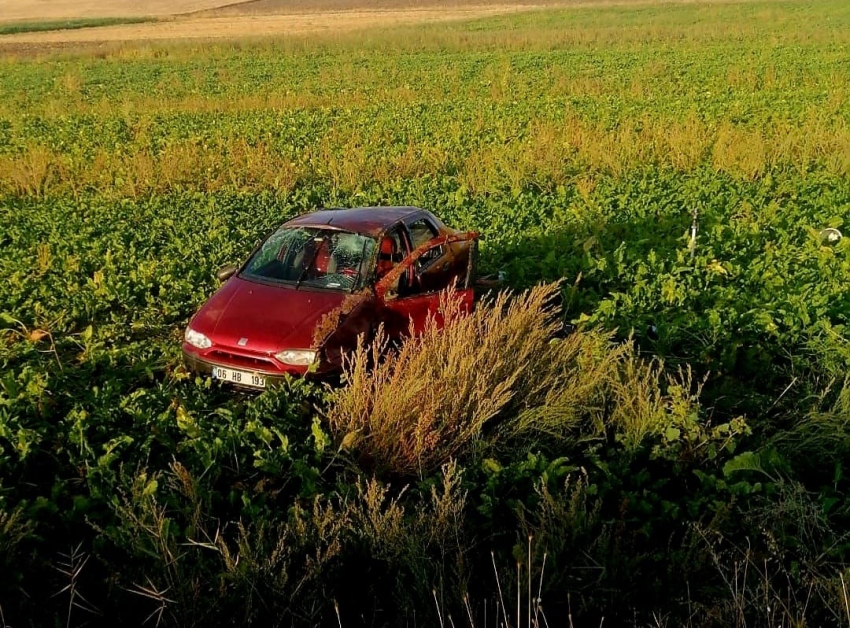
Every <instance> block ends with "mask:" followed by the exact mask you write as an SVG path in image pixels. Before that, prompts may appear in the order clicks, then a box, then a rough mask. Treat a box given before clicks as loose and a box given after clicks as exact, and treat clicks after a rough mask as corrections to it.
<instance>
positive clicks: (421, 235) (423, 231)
mask: <svg viewBox="0 0 850 628" xmlns="http://www.w3.org/2000/svg"><path fill="white" fill-rule="evenodd" d="M407 230H408V231H409V232H410V240H411V242H412V245H413V249H414V250H416V249H417V248H419V247H420V246H422V245H423V244H425V243H426V242H428V240H433V239H434V238H436V237H437V229H436V228H435V227H434V226H433V225H432V224H430V223H429V222H428V221H427V220H425V219H424V218H420V219H419V220H417V221H416V222H414V223H412V224H411V225H409V226H408V227H407Z"/></svg>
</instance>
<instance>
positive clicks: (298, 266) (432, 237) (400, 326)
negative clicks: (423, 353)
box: [183, 207, 478, 388]
mask: <svg viewBox="0 0 850 628" xmlns="http://www.w3.org/2000/svg"><path fill="white" fill-rule="evenodd" d="M477 238H478V234H477V233H476V232H460V231H457V230H455V229H452V228H451V227H448V226H446V225H445V224H443V223H442V222H441V221H440V220H439V219H438V218H437V217H436V216H434V215H433V214H432V213H430V212H428V211H425V210H422V209H418V208H415V207H361V208H354V209H332V210H320V211H317V212H313V213H310V214H305V215H303V216H299V217H297V218H294V219H292V220H290V221H288V222H286V223H284V224H283V225H281V227H280V228H279V229H277V230H276V231H275V232H274V233H272V234H271V235H269V236H268V237H267V238H266V239H265V240H263V241H262V242H261V243H260V244H259V245H258V246H257V248H256V249H255V250H254V251H253V252H252V254H251V255H250V256H249V258H248V260H247V261H246V262H245V263H244V264H242V266H240V267H238V268H237V267H228V268H225V269H222V271H220V272H219V278H220V279H222V280H224V281H225V283H224V285H223V286H222V287H221V288H220V289H219V290H218V291H217V292H216V293H215V294H214V295H213V296H212V297H210V299H209V300H208V301H207V302H206V303H205V304H204V305H203V306H202V307H201V309H200V310H198V312H197V313H196V314H195V316H193V317H192V319H191V321H190V322H189V326H188V327H187V329H186V333H185V336H184V343H183V356H184V361H185V363H186V365H187V367H188V368H189V369H190V370H192V371H195V372H198V373H202V374H210V375H212V377H213V378H215V379H219V380H222V381H226V382H229V383H231V384H234V385H236V386H240V387H247V388H265V387H266V386H268V385H270V384H272V383H274V382H275V381H278V380H280V379H281V378H283V377H284V376H285V375H287V374H291V375H304V374H306V373H308V372H309V373H315V374H317V375H323V374H327V373H331V372H338V371H339V370H341V368H342V363H343V356H344V355H345V353H346V352H348V351H350V350H352V349H353V348H354V347H355V346H356V344H357V341H358V338H360V337H363V336H365V337H366V338H367V339H368V338H371V336H372V335H373V334H374V333H375V331H376V330H377V328H378V326H379V325H383V327H384V330H385V331H386V333H387V335H388V337H389V338H390V339H396V338H400V337H402V336H404V335H405V334H408V333H411V332H412V333H414V334H415V333H418V332H419V331H421V329H422V328H423V327H424V325H425V323H426V321H427V319H428V317H429V316H433V315H435V314H436V313H437V310H438V308H439V304H440V294H439V293H440V292H441V291H442V290H444V289H446V288H448V287H450V286H454V287H455V289H456V290H457V292H458V295H459V297H460V298H461V299H462V300H463V303H464V305H465V306H466V307H468V308H470V309H471V308H472V306H473V299H474V295H473V287H472V286H473V281H474V276H475V261H476V255H475V253H476V247H477Z"/></svg>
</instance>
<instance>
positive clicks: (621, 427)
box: [327, 283, 699, 475]
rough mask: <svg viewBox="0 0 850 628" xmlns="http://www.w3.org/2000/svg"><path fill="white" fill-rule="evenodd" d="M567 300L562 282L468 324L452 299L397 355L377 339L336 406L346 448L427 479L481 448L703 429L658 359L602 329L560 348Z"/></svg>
mask: <svg viewBox="0 0 850 628" xmlns="http://www.w3.org/2000/svg"><path fill="white" fill-rule="evenodd" d="M558 292H559V284H557V283H555V284H548V285H541V286H537V287H534V288H532V289H530V290H527V291H525V292H522V293H520V294H517V295H511V294H509V293H508V292H502V293H500V294H499V295H498V296H496V297H495V298H494V299H492V300H489V301H485V302H483V303H481V304H480V305H479V307H477V308H476V309H475V311H473V312H472V313H468V314H467V313H465V312H464V311H463V309H462V306H461V303H460V301H459V300H458V299H457V298H456V295H454V294H452V293H451V292H449V293H446V294H444V295H443V296H442V301H441V309H440V314H439V316H438V317H433V318H431V319H430V320H429V321H428V324H427V325H426V326H425V329H424V331H423V332H422V333H421V334H420V335H418V336H416V337H411V338H409V339H408V340H406V341H405V342H404V343H402V344H401V345H400V346H399V347H398V348H396V349H392V350H388V348H387V341H386V337H385V336H384V334H383V332H381V331H379V332H378V334H377V337H376V338H375V339H374V341H373V342H372V343H371V344H368V345H367V344H365V343H363V344H361V345H360V346H359V348H358V350H357V351H356V352H355V353H354V354H352V356H351V357H350V359H349V360H348V361H347V364H346V368H345V377H346V381H347V385H346V386H345V387H343V388H341V389H340V390H338V391H336V392H335V393H334V395H333V399H332V403H331V404H330V406H329V410H328V417H327V418H328V422H329V425H330V428H331V430H332V432H334V433H335V435H336V436H337V439H338V441H339V442H340V443H341V445H342V447H343V448H346V449H349V448H353V449H356V451H357V452H358V453H359V455H360V457H361V461H362V462H365V463H367V464H368V465H371V466H373V467H375V468H376V469H378V470H379V471H386V472H389V473H392V474H399V475H416V474H419V475H424V474H427V473H430V472H433V471H434V470H435V469H438V468H439V467H440V466H441V465H443V464H446V463H447V462H448V461H450V460H452V459H454V458H456V457H458V456H461V455H464V454H467V453H470V452H472V451H475V450H476V448H477V447H478V446H480V445H502V444H505V445H508V446H511V447H517V446H520V447H521V446H522V442H524V441H528V442H534V443H536V444H537V445H538V446H539V444H540V443H541V442H545V441H546V440H547V439H549V440H550V441H556V442H557V441H570V440H574V439H575V438H576V437H582V438H584V437H588V436H590V437H603V436H605V435H608V434H613V435H614V437H615V438H616V439H617V440H619V441H621V442H622V443H624V445H625V446H626V448H627V449H631V450H635V449H637V448H638V446H639V445H640V444H641V442H642V441H643V440H644V438H645V437H647V436H648V435H653V434H654V435H658V434H663V433H666V432H667V430H668V429H670V428H672V429H674V430H678V431H677V433H676V436H677V437H678V436H679V435H680V434H681V433H682V431H683V430H682V429H679V427H677V426H680V427H686V426H687V425H689V424H690V423H695V422H696V420H697V415H698V411H699V404H698V401H697V395H696V394H693V393H692V392H691V389H692V388H693V386H692V382H691V378H690V374H689V373H679V374H678V375H673V376H670V377H669V378H666V380H665V377H664V376H663V370H664V367H663V364H662V363H661V362H660V361H652V362H647V361H644V360H641V359H640V358H639V357H637V356H636V355H635V353H634V350H633V348H632V345H631V343H626V344H622V345H616V344H614V343H612V341H611V336H610V335H609V334H607V333H603V332H600V331H597V330H588V331H578V332H575V333H573V334H571V335H569V336H568V337H566V338H558V337H557V333H558V331H559V329H560V314H561V312H560V308H559V307H558V306H557V305H556V304H555V297H556V295H557V294H558Z"/></svg>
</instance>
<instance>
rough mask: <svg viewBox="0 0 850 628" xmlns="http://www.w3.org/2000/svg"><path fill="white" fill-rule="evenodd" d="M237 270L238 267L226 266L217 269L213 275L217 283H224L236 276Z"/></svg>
mask: <svg viewBox="0 0 850 628" xmlns="http://www.w3.org/2000/svg"><path fill="white" fill-rule="evenodd" d="M237 270H239V267H238V266H234V265H233V264H228V265H227V266H224V267H222V268H219V269H218V272H217V273H216V274H215V277H216V279H218V280H219V281H222V282H224V281H227V280H228V279H230V278H231V277H233V275H235V274H236V271H237Z"/></svg>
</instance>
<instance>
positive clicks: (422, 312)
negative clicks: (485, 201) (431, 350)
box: [375, 231, 478, 338]
mask: <svg viewBox="0 0 850 628" xmlns="http://www.w3.org/2000/svg"><path fill="white" fill-rule="evenodd" d="M477 245H478V233H477V232H475V231H469V232H466V233H454V234H450V235H443V236H438V237H436V238H433V239H431V240H429V241H428V242H425V243H424V244H423V245H422V246H420V247H418V248H417V249H415V250H414V251H413V252H412V253H411V254H410V255H408V256H407V257H406V258H405V259H404V260H402V261H401V262H400V263H399V264H398V265H396V267H395V268H393V270H391V271H390V272H389V273H387V275H385V276H384V277H383V278H382V279H381V280H380V281H378V283H377V285H376V286H375V291H376V292H377V294H378V298H379V299H380V301H381V303H382V305H383V308H384V310H385V311H384V316H383V318H384V320H385V326H386V330H387V333H388V335H389V336H390V337H391V338H398V337H401V336H403V335H406V334H407V332H408V331H409V330H410V328H411V325H412V329H413V333H414V334H416V333H419V332H420V331H422V329H423V327H424V326H425V322H426V321H427V319H428V316H429V315H433V316H437V317H438V318H437V320H438V323H441V317H440V315H439V308H440V292H441V291H443V290H445V289H446V288H448V287H449V286H452V285H454V286H455V288H456V290H457V294H458V297H459V298H460V299H461V300H462V307H464V308H466V309H467V310H471V309H472V307H473V303H474V298H475V295H474V292H473V289H472V284H473V281H474V279H475V276H474V275H475V262H476V257H477V256H476V252H477ZM403 276H406V277H407V281H405V282H401V281H400V279H401V278H402V277H403ZM400 286H404V288H403V289H400Z"/></svg>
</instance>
